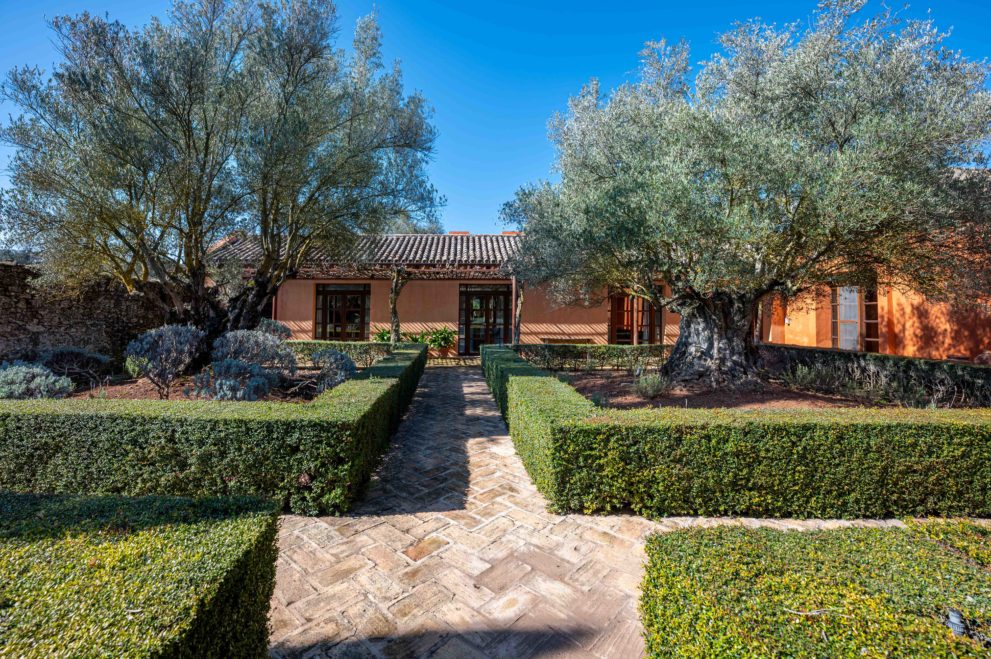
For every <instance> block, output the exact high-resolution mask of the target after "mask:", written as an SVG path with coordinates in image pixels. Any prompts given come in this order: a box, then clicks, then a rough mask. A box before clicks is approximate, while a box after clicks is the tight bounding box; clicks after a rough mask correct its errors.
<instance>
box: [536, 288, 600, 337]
mask: <svg viewBox="0 0 991 659" xmlns="http://www.w3.org/2000/svg"><path fill="white" fill-rule="evenodd" d="M520 315H521V322H520V341H521V342H523V343H543V342H544V341H545V339H550V340H557V341H560V340H563V339H582V340H586V341H590V342H592V343H607V342H608V340H609V302H608V300H607V301H605V302H602V303H601V304H597V305H593V306H590V307H580V306H563V305H560V304H558V303H557V302H554V301H553V300H551V299H550V298H549V297H548V296H547V294H546V292H545V291H544V289H542V288H539V287H529V288H527V289H526V290H525V291H524V293H523V309H522V312H521V314H520Z"/></svg>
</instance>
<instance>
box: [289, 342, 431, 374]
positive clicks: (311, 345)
mask: <svg viewBox="0 0 991 659" xmlns="http://www.w3.org/2000/svg"><path fill="white" fill-rule="evenodd" d="M286 345H288V346H289V347H290V348H292V351H293V352H294V353H296V356H297V357H299V358H302V359H303V360H305V361H307V362H311V363H312V357H313V353H315V352H320V351H321V350H336V351H337V352H343V353H344V354H345V355H347V356H348V357H350V358H351V360H352V361H353V362H354V363H355V364H357V365H358V366H360V367H361V368H368V367H369V366H371V365H372V364H374V363H375V362H376V361H377V360H379V359H382V358H383V357H388V356H389V355H390V354H391V353H392V345H390V344H388V343H376V342H369V341H286ZM407 345H411V344H407Z"/></svg>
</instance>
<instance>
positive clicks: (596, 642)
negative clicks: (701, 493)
mask: <svg viewBox="0 0 991 659" xmlns="http://www.w3.org/2000/svg"><path fill="white" fill-rule="evenodd" d="M714 524H747V525H763V526H770V527H774V528H789V529H810V528H826V527H838V526H845V525H850V524H861V525H866V524H870V525H885V524H897V522H841V521H831V522H825V521H816V520H811V521H810V520H806V521H793V520H753V519H713V518H669V519H665V520H662V521H658V522H650V521H647V520H644V519H641V518H638V517H633V516H625V515H610V516H585V515H554V514H551V513H548V512H547V511H546V502H545V500H544V498H543V497H542V496H541V495H540V494H539V493H538V492H537V491H536V490H535V489H534V487H533V484H532V483H531V482H530V479H529V477H528V476H527V473H526V471H525V470H524V468H523V465H522V463H521V462H520V460H519V458H518V457H517V455H516V453H515V451H514V450H513V444H512V440H511V439H510V438H509V436H508V434H507V430H506V426H505V424H504V423H503V421H502V418H501V417H500V415H499V411H498V408H497V407H496V405H495V401H494V400H493V398H492V396H491V394H490V393H489V390H488V387H487V386H486V384H485V381H484V380H483V378H482V375H481V372H480V370H479V369H478V368H459V367H448V368H429V369H427V371H426V373H425V374H424V377H423V379H422V381H421V383H420V389H419V391H418V392H417V395H416V399H415V401H414V403H413V406H412V408H411V410H410V413H409V414H408V416H407V418H406V419H405V420H404V421H403V423H402V425H401V426H400V428H399V431H398V433H397V435H396V437H395V438H394V439H393V447H392V450H391V451H390V453H389V455H388V456H387V457H386V460H385V462H384V464H383V465H382V467H381V469H380V470H379V472H378V474H377V475H376V476H375V478H374V479H373V481H372V483H371V485H370V487H369V491H368V493H367V494H366V496H365V497H364V498H363V500H362V502H361V503H360V504H359V505H357V506H356V507H355V509H354V511H353V512H352V513H351V514H350V515H349V516H347V517H321V518H310V517H297V516H287V517H284V518H283V520H282V530H281V532H280V537H279V545H280V555H279V560H278V576H277V580H276V589H275V596H274V598H273V601H272V610H271V614H270V619H271V626H272V637H271V639H272V643H273V647H272V650H271V653H272V655H273V656H275V657H324V656H330V657H366V656H368V657H436V658H441V657H519V658H523V657H531V656H542V657H559V656H560V657H565V656H567V657H622V658H626V657H638V656H642V655H643V641H642V638H641V628H640V624H639V621H638V616H637V599H638V596H639V582H640V578H641V573H642V563H643V560H644V553H643V541H644V539H645V536H646V535H647V534H648V533H651V532H657V531H670V530H674V529H678V528H684V527H686V526H692V525H694V526H707V525H714Z"/></svg>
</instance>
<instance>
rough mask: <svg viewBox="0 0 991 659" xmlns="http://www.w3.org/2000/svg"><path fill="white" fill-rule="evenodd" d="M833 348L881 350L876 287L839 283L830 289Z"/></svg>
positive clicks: (866, 350) (867, 350)
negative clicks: (839, 284)
mask: <svg viewBox="0 0 991 659" xmlns="http://www.w3.org/2000/svg"><path fill="white" fill-rule="evenodd" d="M831 303H832V311H833V313H832V327H833V347H834V348H839V349H840V350H863V351H865V352H880V351H881V333H880V322H879V317H878V306H877V289H874V288H866V289H861V288H859V287H857V286H839V287H833V288H832V290H831Z"/></svg>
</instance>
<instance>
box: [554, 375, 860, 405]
mask: <svg viewBox="0 0 991 659" xmlns="http://www.w3.org/2000/svg"><path fill="white" fill-rule="evenodd" d="M566 378H567V379H568V381H569V382H570V383H571V385H572V386H574V387H575V389H577V390H578V391H579V392H581V394H582V395H583V396H585V397H586V398H593V397H596V398H597V399H598V400H599V401H600V404H601V405H603V406H604V407H612V408H618V409H635V408H645V407H695V408H712V407H730V408H734V409H741V410H761V409H796V408H806V409H809V408H812V409H826V408H838V407H876V404H869V403H864V401H860V400H855V399H853V398H845V397H842V396H827V395H825V394H817V393H812V392H807V391H797V390H795V389H789V388H787V387H784V386H781V385H779V384H774V383H765V384H764V385H763V387H761V388H759V389H754V390H745V391H685V390H672V391H669V392H666V393H664V394H663V395H661V396H658V397H657V398H654V399H652V400H650V399H645V398H643V397H642V396H640V394H638V393H637V391H636V387H635V378H634V377H633V376H632V375H630V374H628V373H626V372H625V371H594V372H590V373H569V374H566Z"/></svg>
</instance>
